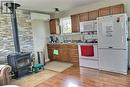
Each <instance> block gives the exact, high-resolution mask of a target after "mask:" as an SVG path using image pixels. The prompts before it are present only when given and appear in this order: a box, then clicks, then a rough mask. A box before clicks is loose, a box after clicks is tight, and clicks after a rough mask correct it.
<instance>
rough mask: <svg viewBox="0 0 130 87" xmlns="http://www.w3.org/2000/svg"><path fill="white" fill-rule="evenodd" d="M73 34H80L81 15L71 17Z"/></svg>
mask: <svg viewBox="0 0 130 87" xmlns="http://www.w3.org/2000/svg"><path fill="white" fill-rule="evenodd" d="M71 23H72V33H76V32H80V20H79V14H78V15H72V16H71Z"/></svg>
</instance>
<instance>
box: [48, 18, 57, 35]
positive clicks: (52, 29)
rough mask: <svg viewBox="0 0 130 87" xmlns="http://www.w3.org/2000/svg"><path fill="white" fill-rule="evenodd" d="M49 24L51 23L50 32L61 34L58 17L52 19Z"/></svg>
mask: <svg viewBox="0 0 130 87" xmlns="http://www.w3.org/2000/svg"><path fill="white" fill-rule="evenodd" d="M49 24H50V34H60V30H59V25H58V19H51V20H50V22H49Z"/></svg>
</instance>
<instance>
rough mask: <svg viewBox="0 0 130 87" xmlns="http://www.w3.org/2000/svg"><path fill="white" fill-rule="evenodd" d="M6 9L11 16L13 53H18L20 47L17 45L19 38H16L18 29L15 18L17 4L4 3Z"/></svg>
mask: <svg viewBox="0 0 130 87" xmlns="http://www.w3.org/2000/svg"><path fill="white" fill-rule="evenodd" d="M5 5H6V7H8V8H9V9H10V12H11V13H10V14H11V22H12V30H13V39H14V47H15V52H16V53H19V52H20V45H19V36H18V27H17V17H16V9H17V7H20V5H19V4H17V3H6V4H5Z"/></svg>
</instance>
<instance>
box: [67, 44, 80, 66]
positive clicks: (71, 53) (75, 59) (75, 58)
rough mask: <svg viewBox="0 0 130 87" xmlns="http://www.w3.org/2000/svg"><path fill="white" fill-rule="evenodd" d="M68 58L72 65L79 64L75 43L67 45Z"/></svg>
mask: <svg viewBox="0 0 130 87" xmlns="http://www.w3.org/2000/svg"><path fill="white" fill-rule="evenodd" d="M69 48H71V49H69V58H70V59H69V60H70V63H72V64H73V65H74V66H78V65H79V56H78V46H77V45H75V44H71V45H69Z"/></svg>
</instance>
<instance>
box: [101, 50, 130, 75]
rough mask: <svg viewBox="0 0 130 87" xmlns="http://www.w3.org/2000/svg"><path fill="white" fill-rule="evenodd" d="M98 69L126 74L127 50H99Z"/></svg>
mask: <svg viewBox="0 0 130 87" xmlns="http://www.w3.org/2000/svg"><path fill="white" fill-rule="evenodd" d="M99 69H100V70H105V71H111V72H116V73H121V74H127V70H128V57H127V50H112V49H99Z"/></svg>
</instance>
